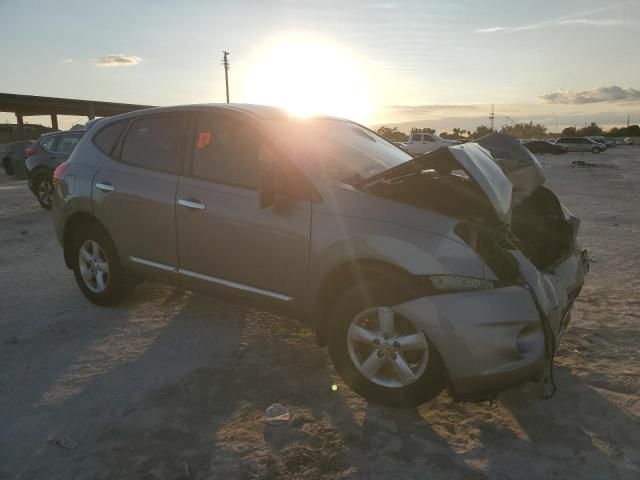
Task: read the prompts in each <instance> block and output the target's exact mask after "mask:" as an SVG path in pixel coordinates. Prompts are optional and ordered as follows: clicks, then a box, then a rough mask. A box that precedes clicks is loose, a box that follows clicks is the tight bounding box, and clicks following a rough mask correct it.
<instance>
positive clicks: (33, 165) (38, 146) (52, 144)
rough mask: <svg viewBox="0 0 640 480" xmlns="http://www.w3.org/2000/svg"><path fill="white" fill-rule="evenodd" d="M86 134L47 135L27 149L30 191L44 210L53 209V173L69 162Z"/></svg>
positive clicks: (78, 131)
mask: <svg viewBox="0 0 640 480" xmlns="http://www.w3.org/2000/svg"><path fill="white" fill-rule="evenodd" d="M84 132H85V131H84V130H70V131H65V132H53V133H46V134H44V135H41V136H40V138H39V139H38V140H36V141H35V142H34V143H33V145H30V146H29V147H28V148H27V150H26V154H27V160H26V161H25V167H26V171H27V178H28V179H29V189H30V190H31V191H32V192H33V193H34V195H35V196H36V198H37V199H38V202H40V205H42V207H43V208H46V209H47V210H49V209H50V208H51V195H52V193H53V172H54V171H55V169H56V167H57V166H58V165H60V164H61V163H62V162H65V161H67V159H68V158H69V155H71V152H73V150H74V148H75V147H76V145H77V144H78V142H80V139H81V138H82V136H83V135H84Z"/></svg>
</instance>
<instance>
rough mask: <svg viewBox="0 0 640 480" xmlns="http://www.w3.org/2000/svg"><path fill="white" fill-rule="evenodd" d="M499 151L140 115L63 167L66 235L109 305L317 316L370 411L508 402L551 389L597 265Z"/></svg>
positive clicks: (99, 298) (81, 271)
mask: <svg viewBox="0 0 640 480" xmlns="http://www.w3.org/2000/svg"><path fill="white" fill-rule="evenodd" d="M496 135H497V134H496ZM504 137H506V139H505V138H504ZM484 140H485V141H486V143H482V141H483V139H480V140H479V142H481V144H482V145H483V146H485V147H486V148H487V149H488V150H487V149H485V148H482V147H480V146H479V145H478V144H474V143H469V144H464V145H456V146H451V147H448V148H441V149H439V150H437V151H434V152H431V153H429V154H426V155H421V156H419V157H416V158H413V157H411V155H409V154H407V153H405V152H403V151H402V150H400V149H398V148H396V147H395V146H394V145H392V144H390V143H389V142H387V141H386V140H384V139H383V138H381V137H379V136H377V135H376V134H375V133H374V132H372V131H371V130H368V129H366V128H364V127H362V126H360V125H358V124H356V123H353V122H350V121H347V120H341V119H332V118H326V117H322V118H308V119H304V120H303V119H296V118H294V117H291V116H289V115H287V114H286V112H283V111H280V110H278V109H275V108H271V107H261V106H256V105H233V104H232V105H191V106H183V107H165V108H157V109H149V110H140V111H137V112H131V113H127V114H124V115H119V116H116V117H111V118H108V119H105V120H102V121H101V122H100V123H98V124H97V125H94V126H93V127H91V129H89V131H88V132H87V133H86V134H85V135H84V137H83V138H82V140H81V141H80V144H79V145H78V146H77V148H76V149H75V150H74V152H73V154H72V155H71V158H70V159H69V160H68V161H67V162H65V163H63V164H61V165H60V166H59V167H58V168H57V169H56V172H55V174H54V184H55V193H54V196H53V212H54V224H55V230H56V235H57V238H58V240H59V241H60V244H61V245H62V249H63V256H64V260H65V263H66V265H67V267H68V268H70V269H72V270H73V272H74V275H75V278H76V281H77V283H78V286H79V288H80V290H81V291H82V292H83V294H84V295H85V296H86V297H87V298H88V299H89V300H90V301H91V302H93V303H95V304H98V305H110V304H114V303H116V302H118V301H120V300H121V299H122V298H123V296H124V295H125V294H126V292H127V291H128V290H130V289H131V288H132V287H133V285H135V283H136V281H138V279H140V278H154V279H156V280H160V281H164V282H168V283H173V284H177V285H181V286H183V287H186V288H190V289H199V290H203V291H206V292H209V293H211V294H234V295H236V296H241V298H243V299H244V300H245V301H247V302H258V303H259V304H261V305H263V306H268V307H270V308H271V309H273V310H276V311H285V312H290V313H291V314H292V315H295V316H296V317H297V318H300V319H302V320H307V321H308V322H309V324H310V325H311V327H312V328H313V329H314V331H315V333H316V335H317V339H318V342H319V343H320V344H328V346H329V353H330V355H331V359H332V360H333V363H334V364H335V366H336V369H337V371H338V372H339V373H340V374H341V375H342V377H343V378H344V379H345V381H346V382H347V383H348V384H349V385H350V386H351V387H352V388H353V389H354V390H355V391H357V392H358V393H360V394H361V395H363V396H365V397H366V398H368V399H370V400H372V401H376V402H380V403H383V404H387V405H395V406H406V405H416V404H419V403H422V402H425V401H428V400H430V399H432V398H434V397H435V396H436V395H438V394H439V392H440V391H441V390H442V389H443V388H444V387H445V385H446V386H448V387H449V388H450V392H451V394H452V395H453V397H454V398H456V399H460V400H462V399H475V400H478V399H486V398H493V395H495V393H497V392H499V391H501V390H503V389H505V388H507V387H510V386H512V385H516V384H519V383H522V382H525V381H529V380H538V381H540V380H542V379H551V378H552V377H551V370H550V365H551V363H552V359H553V354H554V352H555V346H556V345H557V344H558V343H557V341H558V339H559V337H560V335H561V333H562V332H563V331H564V330H565V327H566V326H567V323H568V319H569V313H570V311H571V307H572V305H573V301H574V299H575V298H576V296H577V295H578V292H579V291H580V288H581V286H582V284H583V278H584V275H585V274H586V271H587V267H588V260H587V257H586V252H584V251H583V250H582V249H581V248H580V247H579V245H578V244H577V241H576V236H577V233H578V226H579V221H578V220H577V219H576V218H574V217H573V216H571V214H570V212H569V211H568V210H567V209H566V208H564V207H563V206H562V204H561V203H560V201H559V200H558V198H557V197H556V196H555V195H554V194H553V193H552V192H551V191H550V190H549V189H547V188H545V187H544V186H543V183H544V181H545V178H544V173H543V170H542V167H541V166H540V164H539V163H538V161H537V159H536V158H535V156H534V155H532V154H531V153H530V152H529V151H527V150H526V149H525V148H523V147H522V146H521V145H519V144H518V143H517V142H516V141H515V140H514V139H512V138H510V137H508V136H499V135H498V136H497V137H496V136H491V137H489V139H484ZM509 142H512V143H509ZM489 152H491V154H493V156H492V155H491V154H490V153H489ZM443 199H444V200H446V201H443Z"/></svg>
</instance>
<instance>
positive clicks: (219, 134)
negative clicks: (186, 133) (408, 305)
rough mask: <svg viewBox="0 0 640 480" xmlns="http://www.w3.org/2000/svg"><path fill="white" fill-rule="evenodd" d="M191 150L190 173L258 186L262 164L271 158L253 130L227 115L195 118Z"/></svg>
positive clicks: (251, 186) (236, 184) (270, 154)
mask: <svg viewBox="0 0 640 480" xmlns="http://www.w3.org/2000/svg"><path fill="white" fill-rule="evenodd" d="M195 133H196V138H195V142H194V152H193V166H192V171H193V175H194V176H196V177H198V178H202V179H204V180H209V181H212V182H216V183H223V184H226V185H233V186H236V187H242V188H247V189H251V190H257V189H258V183H259V178H260V175H261V173H262V168H263V166H264V165H265V164H267V163H270V162H272V161H273V159H272V158H271V157H272V156H273V154H272V153H271V149H269V148H264V147H263V143H262V142H261V140H260V136H259V135H258V134H257V132H256V131H255V129H254V128H253V127H251V126H250V125H249V124H247V123H246V122H244V121H242V120H238V119H234V118H230V117H227V116H216V115H201V116H200V117H199V118H198V124H197V128H196V132H195Z"/></svg>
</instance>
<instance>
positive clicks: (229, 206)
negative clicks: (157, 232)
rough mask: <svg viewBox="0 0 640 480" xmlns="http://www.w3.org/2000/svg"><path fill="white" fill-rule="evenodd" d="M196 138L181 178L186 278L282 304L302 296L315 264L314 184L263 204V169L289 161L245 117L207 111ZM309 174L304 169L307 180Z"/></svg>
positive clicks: (181, 256)
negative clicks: (311, 238) (311, 247)
mask: <svg viewBox="0 0 640 480" xmlns="http://www.w3.org/2000/svg"><path fill="white" fill-rule="evenodd" d="M192 144H193V153H192V162H191V168H190V169H189V170H188V174H187V175H185V177H184V178H182V179H181V180H180V185H179V187H178V195H177V210H176V216H177V232H178V233H177V234H178V252H179V254H178V257H179V262H180V265H179V271H180V277H181V281H182V282H183V284H184V285H185V286H188V287H200V288H206V289H210V290H222V291H230V292H242V293H244V294H249V295H251V296H253V297H255V298H256V299H268V300H272V301H275V302H276V303H278V304H280V305H290V306H294V307H295V305H299V304H302V303H303V299H304V297H305V295H306V294H307V278H308V266H309V235H310V232H311V200H310V189H309V190H307V191H306V192H307V193H306V194H305V193H304V192H302V193H301V194H300V195H299V196H297V197H296V198H287V199H286V201H279V202H276V204H274V205H273V206H272V207H269V208H260V202H259V197H258V195H259V193H258V191H259V183H260V178H261V175H262V173H263V169H264V168H285V165H287V164H286V162H285V159H284V158H283V157H282V155H280V154H279V153H278V152H277V151H276V150H275V147H274V146H273V145H271V144H270V143H269V139H268V138H266V137H263V136H262V134H261V132H260V131H259V129H258V128H257V125H255V124H253V123H249V121H248V120H247V119H246V118H241V117H240V116H238V115H233V114H227V113H202V114H200V115H199V116H198V119H197V122H196V125H195V130H194V132H193V140H192ZM300 176H301V174H300ZM288 178H295V173H294V174H292V177H288ZM304 180H306V179H304V178H302V177H301V178H300V182H301V183H300V184H303V183H304ZM302 190H304V189H302Z"/></svg>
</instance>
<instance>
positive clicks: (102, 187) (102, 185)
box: [96, 182, 116, 193]
mask: <svg viewBox="0 0 640 480" xmlns="http://www.w3.org/2000/svg"><path fill="white" fill-rule="evenodd" d="M96 188H97V189H98V190H101V191H103V192H106V193H110V192H113V191H114V190H115V189H116V187H114V186H113V185H111V184H110V183H108V182H107V183H96Z"/></svg>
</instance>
